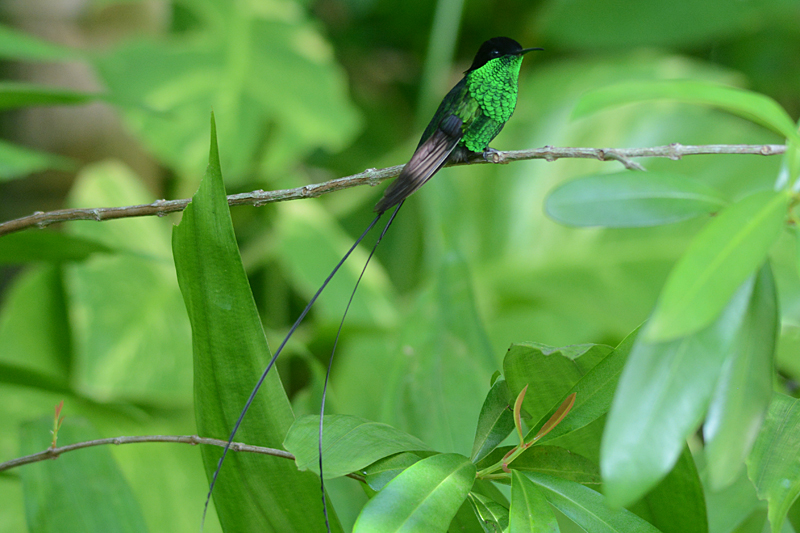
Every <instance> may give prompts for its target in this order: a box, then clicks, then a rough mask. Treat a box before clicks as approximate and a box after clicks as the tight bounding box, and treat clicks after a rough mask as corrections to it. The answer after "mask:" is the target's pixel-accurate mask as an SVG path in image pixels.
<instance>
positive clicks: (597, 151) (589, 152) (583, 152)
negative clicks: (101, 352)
mask: <svg viewBox="0 0 800 533" xmlns="http://www.w3.org/2000/svg"><path fill="white" fill-rule="evenodd" d="M785 151H786V146H785V145H782V144H706V145H698V146H688V145H687V146H684V145H682V144H679V143H672V144H669V145H665V146H655V147H652V148H556V147H553V146H545V147H543V148H536V149H533V150H517V151H510V152H494V153H493V154H492V157H491V159H492V160H491V161H485V160H484V159H483V158H482V157H476V158H474V159H472V160H470V161H468V162H466V163H458V164H457V165H473V164H485V163H495V164H506V163H510V162H512V161H522V160H528V159H544V160H546V161H555V160H556V159H565V158H578V159H597V160H600V161H618V162H620V163H622V164H623V165H624V166H625V168H628V169H631V170H644V168H643V167H642V166H641V165H640V164H639V163H636V162H635V161H632V160H631V159H632V158H635V157H668V158H670V159H673V160H678V159H681V158H682V157H683V156H687V155H709V154H751V155H779V154H783V153H784V152H785ZM402 169H403V165H396V166H393V167H387V168H382V169H374V168H371V169H367V170H365V171H364V172H361V173H359V174H353V175H352V176H346V177H344V178H337V179H334V180H330V181H326V182H324V183H316V184H311V185H304V186H302V187H298V188H295V189H282V190H277V191H263V190H257V191H252V192H247V193H241V194H231V195H230V196H228V205H252V206H254V207H260V206H262V205H264V204H267V203H272V202H283V201H286V200H297V199H300V198H316V197H318V196H322V195H323V194H327V193H330V192H334V191H340V190H342V189H349V188H350V187H356V186H359V185H370V186H374V185H377V184H378V183H380V182H382V181H384V180H387V179H389V178H393V177H395V176H397V175H398V174H400V171H401V170H402ZM189 202H190V200H189V199H181V200H156V201H155V202H153V203H151V204H144V205H130V206H125V207H97V208H91V209H60V210H58V211H49V212H47V213H44V212H41V211H37V212H36V213H34V214H32V215H29V216H26V217H22V218H17V219H14V220H9V221H8V222H3V223H0V236H3V235H7V234H9V233H14V232H16V231H21V230H23V229H27V228H31V227H34V226H36V227H39V228H44V227H46V226H49V225H50V224H54V223H56V222H67V221H70V220H96V221H98V222H100V221H103V220H112V219H115V218H129V217H142V216H153V215H159V216H162V215H165V214H167V213H174V212H176V211H182V210H183V209H185V208H186V206H187V205H189Z"/></svg>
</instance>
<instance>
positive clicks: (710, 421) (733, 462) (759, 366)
mask: <svg viewBox="0 0 800 533" xmlns="http://www.w3.org/2000/svg"><path fill="white" fill-rule="evenodd" d="M761 276H762V277H761V283H758V284H757V285H756V286H755V288H754V292H753V298H752V303H751V305H750V308H749V309H748V310H747V315H746V316H745V319H744V322H743V323H742V326H741V328H740V330H739V335H738V341H737V343H736V346H735V347H734V350H733V352H732V353H731V356H730V357H729V358H728V359H727V360H726V361H725V366H724V367H723V369H722V374H721V375H720V378H719V382H718V383H717V386H716V390H715V392H714V397H713V399H712V401H711V406H710V407H709V409H708V416H707V417H706V421H705V424H704V425H703V436H704V438H705V443H706V444H705V457H706V460H707V461H708V467H707V468H708V469H707V472H708V477H709V482H710V485H711V488H712V489H713V490H721V489H722V488H724V487H726V486H728V485H730V484H731V483H733V482H734V481H735V480H736V478H737V476H738V475H739V474H740V473H741V471H742V468H743V467H744V461H745V459H746V458H747V455H748V454H749V453H750V449H751V448H752V446H753V443H754V442H755V440H756V437H757V436H758V431H759V429H760V428H761V423H762V422H763V420H764V416H765V415H766V412H767V408H768V407H769V402H770V399H771V398H772V374H773V357H774V355H775V344H776V341H777V333H778V324H779V316H778V302H777V294H776V292H775V282H774V281H773V279H772V271H771V269H770V267H769V265H766V266H765V267H764V269H763V270H762V273H761Z"/></svg>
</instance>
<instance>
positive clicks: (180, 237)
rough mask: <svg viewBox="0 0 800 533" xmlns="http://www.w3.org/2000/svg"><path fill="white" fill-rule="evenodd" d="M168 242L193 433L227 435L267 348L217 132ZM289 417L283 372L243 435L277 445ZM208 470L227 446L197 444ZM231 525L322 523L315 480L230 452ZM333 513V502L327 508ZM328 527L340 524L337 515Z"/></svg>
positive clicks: (270, 383) (299, 527)
mask: <svg viewBox="0 0 800 533" xmlns="http://www.w3.org/2000/svg"><path fill="white" fill-rule="evenodd" d="M172 244H173V250H174V255H175V270H176V271H177V274H178V282H179V283H180V288H181V292H182V293H183V298H184V302H185V304H186V310H187V312H188V314H189V319H190V321H191V324H192V347H193V351H194V380H195V381H194V398H195V416H196V419H197V431H198V433H199V434H200V435H203V436H204V437H215V438H220V439H227V438H228V435H229V434H230V431H231V428H233V425H234V423H235V422H236V419H237V418H238V416H239V412H240V411H241V409H242V407H243V406H244V404H245V401H246V400H247V397H248V395H249V393H250V388H251V387H252V385H253V384H255V382H256V380H257V379H258V376H259V375H260V374H261V370H262V366H263V365H264V361H265V360H267V359H268V358H269V355H270V354H269V348H268V347H267V340H266V338H265V336H264V331H263V329H262V327H261V321H260V318H259V315H258V311H257V309H256V306H255V303H254V301H253V295H252V293H251V291H250V285H249V283H248V281H247V276H246V275H245V272H244V267H243V266H242V262H241V258H240V257H239V250H238V248H237V245H236V236H235V235H234V232H233V225H232V223H231V218H230V210H229V209H228V203H227V200H226V197H225V187H224V185H223V183H222V175H221V173H220V168H219V154H218V151H217V142H216V130H215V127H214V122H213V117H212V125H211V152H210V156H209V165H208V170H207V172H206V176H205V178H204V179H203V181H202V182H201V183H200V188H199V190H198V191H197V193H196V194H195V196H194V198H193V199H192V203H191V204H190V205H189V206H188V207H187V208H186V210H185V211H184V213H183V219H182V220H181V223H180V225H178V226H176V227H175V228H174V229H173V233H172ZM292 422H293V415H292V410H291V407H290V405H289V400H288V399H287V398H286V393H285V392H284V390H283V387H282V385H281V381H280V378H279V377H278V374H277V372H271V373H270V374H269V375H268V376H267V379H266V380H265V381H264V384H263V386H262V387H261V390H260V392H259V394H258V395H257V396H256V397H255V399H254V401H253V403H252V405H251V406H250V410H249V412H248V417H247V418H245V420H244V422H243V424H242V426H241V427H240V428H239V432H238V433H237V439H241V440H242V441H244V442H257V443H259V444H260V445H262V446H270V447H274V448H277V447H279V446H280V445H281V443H282V442H283V439H284V437H285V436H286V432H287V431H288V430H289V426H290V425H291V424H292ZM201 451H202V454H203V463H204V465H205V470H206V474H207V475H208V476H209V478H210V477H211V475H212V474H213V472H214V470H215V469H216V466H217V462H218V461H219V458H220V455H221V452H222V450H221V449H219V448H217V447H211V446H205V447H203V448H201ZM214 503H215V506H216V508H217V513H218V515H219V517H220V523H221V524H222V527H223V529H224V530H226V531H276V532H281V533H283V532H292V531H297V532H307V531H321V530H324V527H325V525H324V520H323V515H322V502H321V501H320V497H319V478H318V477H317V476H314V475H313V474H311V473H308V472H298V471H297V469H296V468H295V466H294V465H293V464H292V463H291V462H290V461H287V460H286V459H282V458H278V457H269V456H263V455H259V456H256V455H253V454H237V453H229V454H228V456H227V459H226V461H225V463H224V466H223V468H222V470H221V472H220V474H219V478H218V480H217V484H216V487H215V489H214ZM328 509H329V511H330V510H331V507H330V506H329V507H328ZM332 522H333V524H332V526H333V527H334V529H335V530H336V531H341V526H340V525H339V524H338V520H336V518H335V516H334V517H333V521H332Z"/></svg>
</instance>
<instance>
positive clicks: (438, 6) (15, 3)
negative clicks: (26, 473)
mask: <svg viewBox="0 0 800 533" xmlns="http://www.w3.org/2000/svg"><path fill="white" fill-rule="evenodd" d="M0 17H2V23H3V26H2V27H0V29H1V31H0V54H1V55H0V59H2V63H0V76H2V79H3V80H5V81H16V82H29V83H35V84H41V85H46V86H49V87H57V88H61V89H71V90H76V91H81V92H87V93H91V94H102V95H104V96H103V97H102V98H99V99H98V98H94V97H92V98H89V99H90V100H91V102H90V103H88V104H84V105H73V106H47V107H25V108H21V109H14V110H10V111H6V112H3V113H2V114H0V138H1V140H2V142H3V145H2V148H3V151H4V152H3V153H4V154H5V155H4V156H3V157H4V158H7V161H4V162H3V163H2V164H0V172H1V173H2V175H0V219H1V220H9V219H12V218H16V217H19V216H24V215H27V214H30V213H32V212H34V211H47V210H51V209H58V208H63V207H106V206H116V205H131V204H136V203H150V202H152V201H154V200H156V199H159V198H168V199H171V198H186V197H189V196H190V195H191V194H193V192H194V191H195V189H196V188H197V185H198V183H199V180H200V178H201V177H202V175H203V171H204V168H205V164H206V161H207V157H208V134H209V129H208V123H209V121H208V119H209V112H210V111H211V110H212V109H213V110H214V113H215V115H216V120H217V125H218V136H219V145H220V154H221V160H222V171H223V175H224V177H225V182H226V186H227V189H228V192H229V193H236V192H243V191H249V190H254V189H265V190H266V189H279V188H289V187H296V186H300V185H304V184H307V183H317V182H322V181H325V180H328V179H332V178H335V177H341V176H346V175H350V174H354V173H357V172H360V171H362V170H364V169H366V168H373V167H376V168H380V167H384V166H389V165H395V164H400V163H404V162H405V161H407V159H408V157H409V156H410V154H411V153H412V152H413V148H414V146H415V145H416V143H417V140H418V138H419V135H420V133H421V131H422V129H423V128H424V126H425V124H426V123H427V120H428V118H429V117H430V116H431V115H432V113H433V110H434V109H435V107H436V105H437V104H438V102H439V101H440V99H441V97H442V96H443V95H444V94H445V93H446V91H447V90H448V89H449V87H451V86H452V85H453V84H454V83H455V82H456V81H457V80H458V79H459V78H460V76H461V72H463V71H464V70H465V69H466V68H467V67H468V66H469V64H470V62H471V60H472V57H473V55H474V53H475V51H476V50H477V48H478V47H479V45H480V43H481V42H482V41H484V40H485V39H488V38H490V37H493V36H498V35H505V36H509V37H512V38H514V39H516V40H518V41H519V42H520V43H522V44H523V46H526V47H533V46H541V47H543V48H545V51H544V52H536V53H532V54H529V55H527V56H526V58H525V61H524V63H523V67H522V72H521V76H520V83H519V87H520V89H519V90H520V92H519V102H518V105H517V111H516V113H515V115H514V117H513V118H512V120H511V121H510V122H509V124H508V125H507V127H506V128H505V129H504V130H503V132H502V133H501V134H500V135H499V136H498V138H497V139H496V140H495V142H494V143H493V146H494V147H495V148H497V149H509V150H510V149H523V148H535V147H540V146H543V145H555V146H589V147H637V146H656V145H663V144H669V143H672V142H679V143H682V144H711V143H776V142H777V143H780V142H782V139H780V138H778V137H777V136H776V135H775V134H773V133H771V132H769V131H767V130H766V129H763V128H761V127H759V126H756V125H754V124H752V123H750V122H747V121H745V120H744V119H741V118H737V117H734V116H731V115H727V114H725V113H723V112H721V111H715V110H710V109H706V108H701V107H693V106H689V105H683V104H675V103H668V102H657V103H653V102H650V103H640V104H632V105H627V106H623V107H619V108H616V109H613V110H607V111H603V112H600V113H597V114H594V115H591V116H589V117H586V118H580V119H573V118H571V112H572V109H573V107H574V106H575V104H576V102H577V101H578V100H579V99H580V97H581V96H582V95H583V94H585V93H586V92H587V91H589V90H592V89H595V88H598V87H603V86H606V85H610V84H614V83H618V82H623V81H630V80H662V79H694V80H703V81H711V82H716V83H723V84H727V85H731V86H735V87H743V88H748V89H751V90H754V91H757V92H761V93H764V94H766V95H768V96H770V97H772V98H774V99H775V100H776V101H777V102H778V103H779V104H780V105H782V106H783V107H784V108H785V109H786V110H787V111H788V112H789V114H790V115H791V116H792V117H793V118H794V119H797V118H798V115H800V54H798V50H800V3H798V2H796V1H792V0H759V1H755V0H741V1H737V2H729V1H724V0H701V1H695V0H692V1H690V0H673V1H671V2H639V1H618V0H573V1H563V0H550V1H529V2H523V1H519V0H500V1H495V2H489V1H486V0H472V1H469V2H465V1H463V0H439V1H438V2H427V1H422V0H403V1H398V0H388V1H387V0H318V1H313V0H297V1H295V0H249V1H228V0H194V1H190V0H186V1H174V2H168V1H131V2H116V1H113V0H94V1H89V0H4V2H3V3H2V4H0ZM9 146H10V147H11V148H9ZM8 154H11V155H8ZM642 163H643V164H644V165H645V166H646V167H647V168H649V169H653V170H656V169H660V170H670V171H672V172H676V173H680V174H685V175H688V176H692V177H694V178H696V179H699V180H702V181H704V182H706V183H708V184H710V185H713V186H715V187H718V188H720V189H721V190H723V191H725V193H726V194H727V195H728V197H729V199H731V200H735V199H738V198H740V197H742V196H743V195H745V194H747V193H749V192H752V191H755V190H758V189H763V188H768V187H770V186H771V184H772V183H773V182H774V181H775V178H776V176H777V173H778V169H779V165H780V160H779V158H776V157H770V158H767V157H759V156H732V155H728V156H725V155H723V156H697V157H686V158H684V159H683V160H681V161H670V160H644V161H642ZM618 170H620V167H619V165H618V164H617V163H613V162H606V163H601V162H598V161H584V160H559V161H555V162H545V161H526V162H518V163H514V164H511V165H507V166H489V165H481V166H470V167H459V168H452V169H445V170H444V171H442V172H441V173H440V174H439V175H437V176H436V178H435V179H434V180H432V181H431V182H430V183H429V184H428V185H426V187H425V188H423V189H422V190H421V191H420V192H418V193H417V194H415V195H414V196H413V197H412V198H411V199H410V200H409V201H407V202H406V204H405V206H404V208H403V210H402V212H401V213H400V215H399V217H398V219H397V221H396V222H395V224H394V226H393V227H392V229H391V231H390V232H389V234H388V236H387V237H386V239H385V240H384V243H383V244H382V246H381V248H380V249H379V251H378V253H377V258H376V260H375V261H374V262H373V263H372V264H371V265H370V268H369V270H368V272H367V275H366V277H365V280H364V282H363V284H362V286H361V289H360V290H359V293H358V296H357V298H356V301H355V303H354V307H353V309H352V310H351V312H350V315H349V317H348V321H347V324H346V327H345V331H344V334H343V338H342V342H341V343H340V348H339V351H338V354H337V360H336V362H335V363H334V369H333V382H332V390H331V394H330V396H329V403H328V410H329V412H341V413H350V414H356V415H359V416H364V417H367V418H370V419H374V420H380V421H383V422H387V423H390V424H392V425H395V426H398V427H400V428H402V429H404V430H406V431H409V432H411V433H413V434H415V435H416V436H418V437H420V438H422V439H423V440H425V441H426V442H428V443H429V444H431V445H432V446H433V447H435V448H437V449H440V450H442V451H458V452H461V453H466V452H468V451H469V449H470V446H471V442H472V437H473V435H474V427H475V421H476V420H477V415H478V411H479V408H480V405H481V402H482V400H483V397H484V395H485V393H486V391H487V390H488V387H489V380H490V377H491V375H492V373H493V372H494V371H496V370H498V369H500V368H501V363H502V358H503V355H504V354H505V351H506V349H507V348H508V346H509V345H510V344H511V343H512V342H523V341H532V342H539V343H544V344H548V345H552V346H563V345H568V344H576V343H584V342H595V343H607V344H611V345H615V344H616V343H617V342H619V340H621V339H622V338H623V337H624V336H625V335H626V334H627V333H629V332H630V331H631V330H633V329H634V328H635V327H636V326H638V325H639V324H640V323H641V322H642V321H643V320H645V319H646V318H647V316H648V314H649V312H650V311H651V310H652V308H653V304H654V303H655V300H656V298H657V296H658V293H659V290H660V288H661V286H662V284H663V282H664V279H665V278H666V275H667V273H668V272H669V270H670V268H671V267H672V265H673V264H674V263H675V261H676V259H677V258H678V257H679V256H680V255H681V253H682V252H683V250H684V249H685V248H686V246H687V244H688V242H689V240H690V238H691V237H692V236H693V235H694V234H695V233H696V232H697V230H698V229H699V228H700V227H702V225H703V224H704V222H705V221H704V220H693V221H687V222H682V223H678V224H673V225H669V226H663V227H658V228H644V229H614V230H612V229H593V228H589V229H587V228H582V229H576V228H566V227H564V226H561V225H558V224H557V223H555V222H553V221H551V220H549V219H548V218H547V217H546V216H545V214H544V212H543V207H542V206H543V203H544V199H545V197H546V195H547V193H548V191H550V190H552V189H553V187H554V186H556V185H558V184H560V183H563V182H564V181H566V180H569V179H571V178H574V177H577V176H581V175H585V174H588V173H592V172H606V171H608V172H610V171H618ZM382 190H383V187H382V186H381V187H375V188H370V187H361V188H358V189H354V190H348V191H343V192H338V193H335V194H331V195H328V196H327V197H325V198H320V199H313V200H304V201H296V202H289V203H284V204H270V205H267V206H263V207H259V208H254V207H236V208H233V209H232V215H233V218H234V224H235V229H236V233H237V237H238V239H239V242H240V249H241V253H242V257H243V260H244V264H245V267H246V269H247V272H248V275H249V277H250V281H251V285H252V288H253V292H254V296H255V300H256V303H257V305H258V307H259V310H260V312H261V315H262V319H263V323H264V326H265V329H266V331H267V336H268V339H269V341H270V344H271V346H273V347H275V346H277V344H278V343H279V342H280V340H281V339H282V338H283V336H284V334H285V333H286V331H287V329H288V327H289V325H290V324H291V322H292V321H293V320H294V318H295V317H296V316H297V315H298V314H299V312H300V311H301V310H302V308H303V306H304V305H305V303H306V302H307V300H308V298H309V297H310V296H311V295H312V294H313V292H314V291H315V290H316V288H317V286H318V285H319V283H320V282H321V281H322V280H323V279H324V278H325V276H326V275H327V273H328V271H329V270H330V268H332V267H333V265H334V264H335V263H336V261H337V260H338V258H339V257H340V256H341V255H342V254H343V253H344V251H345V250H346V249H347V248H348V247H349V245H350V244H351V243H352V241H353V239H354V238H355V237H356V236H357V235H359V234H360V233H361V231H362V229H363V228H364V227H365V226H366V225H367V224H368V222H369V221H370V220H371V219H372V216H373V215H372V206H373V205H374V203H375V202H376V201H377V199H378V198H379V196H380V194H381V192H382ZM179 220H180V215H171V216H168V217H163V218H149V219H128V220H120V221H112V222H104V223H102V224H98V223H94V222H72V223H68V224H63V225H61V226H60V227H57V228H53V229H54V230H57V231H63V232H68V233H69V234H71V235H74V236H81V237H87V238H91V239H93V240H96V241H99V242H101V243H104V244H105V245H107V247H108V248H109V249H110V250H111V251H110V252H109V253H101V254H93V255H92V256H91V257H89V258H87V259H85V260H82V261H69V262H64V261H39V262H34V263H31V264H22V265H21V264H13V263H16V262H15V261H13V260H6V261H5V262H6V263H12V264H6V265H3V266H2V267H0V291H2V292H0V305H1V306H2V307H0V369H2V372H0V460H6V459H9V458H12V457H15V456H16V455H18V454H19V453H20V449H21V443H20V433H19V431H18V428H19V425H20V423H22V422H24V421H26V420H30V419H33V418H37V417H40V416H43V415H44V416H46V415H48V414H50V413H52V409H53V406H54V405H55V404H56V403H58V402H59V401H60V400H62V399H63V400H64V401H65V404H66V406H65V414H66V416H67V422H65V424H68V423H69V420H70V418H75V419H77V418H79V417H80V418H86V419H87V420H88V423H89V424H91V425H92V426H93V427H94V428H95V429H96V431H97V433H98V435H101V436H117V435H123V434H156V433H163V434H191V433H194V431H195V429H194V415H193V410H192V375H191V372H192V365H191V337H190V329H189V324H188V320H187V318H186V313H185V309H184V307H183V301H182V298H181V295H180V292H179V290H178V286H177V283H176V280H175V273H174V266H173V264H172V252H171V247H170V232H171V227H172V225H173V224H174V223H176V222H177V221H179ZM48 231H49V230H48ZM771 255H772V258H773V266H774V269H775V273H776V277H777V281H778V285H779V293H780V301H781V307H782V309H781V311H782V329H781V338H780V343H779V355H778V365H779V368H778V369H779V372H780V376H781V377H780V379H781V382H780V383H779V384H778V385H779V387H781V388H782V389H783V390H784V391H786V392H789V393H792V394H794V393H795V392H796V387H795V383H796V381H797V379H798V377H800V359H799V358H798V357H797V350H798V348H800V280H798V273H797V265H796V257H797V251H796V247H795V244H794V242H793V239H792V238H791V236H790V235H789V234H788V233H787V234H786V235H784V237H783V238H782V239H781V240H780V241H779V242H778V244H777V245H776V246H775V247H774V249H773V250H772V254H771ZM365 257H366V253H365V252H361V253H359V254H357V255H356V256H355V257H354V260H351V261H350V263H348V266H347V268H346V269H345V271H344V272H343V273H342V274H343V275H341V276H340V277H339V280H338V281H337V282H336V283H334V284H333V285H332V286H331V287H330V288H329V289H328V290H327V292H326V293H325V296H324V297H323V298H322V299H321V300H320V301H319V303H318V304H317V306H316V307H315V309H314V310H313V312H312V313H311V315H310V316H309V319H308V320H306V322H305V323H304V325H303V326H302V327H301V329H300V330H299V331H298V333H297V335H296V336H295V339H294V340H293V341H292V342H291V343H290V344H289V346H288V349H287V352H286V353H285V355H284V356H283V357H282V359H281V360H280V361H279V370H280V373H281V376H282V378H283V380H284V383H285V385H286V388H287V391H288V392H289V394H290V397H291V398H292V400H293V404H294V407H295V411H296V413H297V414H305V413H312V412H316V411H317V410H318V400H319V394H320V388H321V380H322V377H323V375H324V365H325V364H327V357H328V356H329V353H330V349H331V346H332V343H333V338H334V335H335V332H336V328H337V326H338V321H339V318H340V316H341V313H342V311H343V309H344V306H345V304H346V298H347V297H348V294H349V291H350V289H351V287H352V284H353V282H354V280H355V278H356V277H357V275H358V271H359V269H360V264H359V261H363V259H364V258H365ZM249 422H250V423H257V421H256V420H251V421H249ZM112 453H113V456H114V458H115V459H116V460H117V462H118V464H119V467H120V468H121V470H122V472H123V474H124V476H125V478H126V479H127V481H128V482H129V484H130V486H131V488H132V490H133V493H134V494H135V496H136V498H137V500H138V502H139V504H140V505H141V508H142V513H143V515H144V517H145V520H146V522H147V525H148V527H149V528H150V530H152V531H194V530H196V528H197V525H198V523H199V517H200V513H201V509H202V501H203V498H204V495H205V492H206V486H207V485H206V482H205V476H204V474H203V472H202V466H201V461H200V456H199V453H198V451H197V450H196V449H193V448H190V447H188V446H182V445H167V444H150V445H135V446H126V447H119V448H115V449H113V450H112ZM18 476H19V474H18V473H15V472H13V471H12V472H11V473H9V474H7V475H0V502H2V503H0V510H1V511H2V512H0V531H9V532H12V531H22V530H24V529H25V527H26V525H25V513H24V504H23V497H22V488H21V483H20V479H19V477H18ZM331 487H332V488H331V490H332V497H333V498H334V502H335V504H336V507H337V511H338V512H339V515H340V517H341V518H342V520H343V522H344V523H345V524H348V523H351V522H352V520H353V519H354V517H355V515H356V514H357V512H358V509H359V508H360V506H361V505H363V502H364V501H365V498H366V497H365V496H364V495H363V493H362V492H361V489H360V488H359V487H358V485H357V484H356V483H355V482H353V481H352V480H338V481H335V482H332V483H331ZM795 514H797V513H795ZM210 522H211V523H210V524H208V526H209V527H208V528H207V530H208V531H214V530H216V529H215V528H218V526H217V524H216V523H215V520H214V519H213V518H212V519H211V521H210Z"/></svg>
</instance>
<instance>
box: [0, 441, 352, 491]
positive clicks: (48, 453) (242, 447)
mask: <svg viewBox="0 0 800 533" xmlns="http://www.w3.org/2000/svg"><path fill="white" fill-rule="evenodd" d="M142 442H178V443H182V444H192V445H196V444H207V445H210V446H219V447H220V448H224V447H225V445H226V444H227V443H228V441H225V440H221V439H209V438H205V437H199V436H197V435H139V436H135V437H111V438H108V439H96V440H88V441H85V442H76V443H75V444H68V445H66V446H59V447H57V448H48V449H46V450H44V451H43V452H39V453H33V454H31V455H26V456H24V457H18V458H16V459H12V460H10V461H6V462H5V463H0V472H2V471H3V470H10V469H12V468H16V467H18V466H22V465H27V464H30V463H37V462H39V461H44V460H47V459H56V458H57V457H58V456H60V455H61V454H63V453H67V452H71V451H74V450H80V449H82V448H91V447H92V446H104V445H106V444H136V443H142ZM230 450H231V451H234V452H248V453H260V454H263V455H272V456H273V457H282V458H284V459H290V460H292V461H294V459H295V457H294V455H292V454H291V453H289V452H287V451H284V450H278V449H275V448H266V447H264V446H253V445H251V444H244V443H241V442H234V443H232V444H231V446H230ZM348 477H351V478H353V479H356V480H358V481H364V478H363V477H361V476H359V475H357V474H348Z"/></svg>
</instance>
